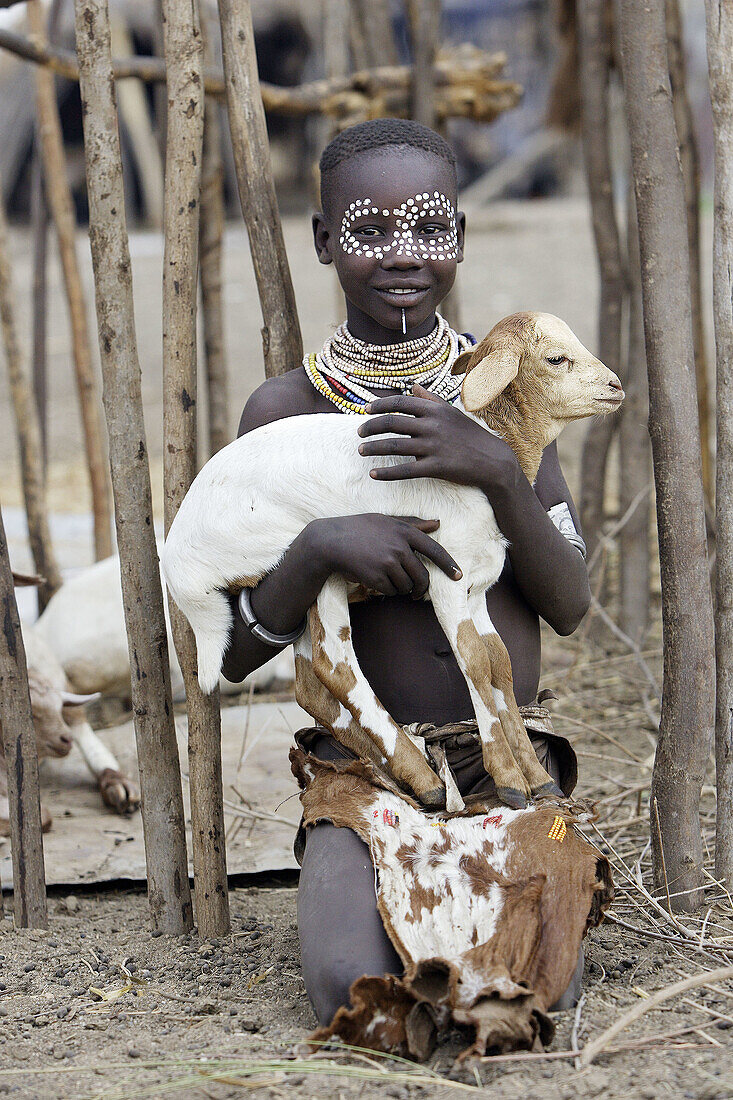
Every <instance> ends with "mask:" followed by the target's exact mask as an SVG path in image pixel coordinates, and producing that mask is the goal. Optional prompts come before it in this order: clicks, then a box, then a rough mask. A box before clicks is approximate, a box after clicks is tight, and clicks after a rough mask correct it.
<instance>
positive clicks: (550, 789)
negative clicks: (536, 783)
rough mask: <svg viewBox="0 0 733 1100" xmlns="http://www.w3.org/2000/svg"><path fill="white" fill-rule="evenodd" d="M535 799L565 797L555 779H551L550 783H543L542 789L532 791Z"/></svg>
mask: <svg viewBox="0 0 733 1100" xmlns="http://www.w3.org/2000/svg"><path fill="white" fill-rule="evenodd" d="M532 797H533V798H564V797H565V795H564V794H563V792H562V791H561V790H560V788H559V787H558V785H557V783H556V782H555V780H554V779H551V780H550V782H549V783H543V784H542V786H541V787H537V789H536V790H533V791H532Z"/></svg>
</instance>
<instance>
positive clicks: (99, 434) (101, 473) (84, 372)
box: [26, 0, 113, 560]
mask: <svg viewBox="0 0 733 1100" xmlns="http://www.w3.org/2000/svg"><path fill="white" fill-rule="evenodd" d="M26 8H27V11H28V23H29V26H30V29H31V32H32V34H34V35H35V36H36V37H37V38H38V39H39V40H40V41H41V42H43V41H44V40H45V34H46V28H45V20H44V15H43V7H42V5H41V0H28V3H27V5H26ZM35 75H36V107H37V110H38V124H39V131H40V135H41V154H42V156H43V165H44V181H45V184H46V197H47V199H48V205H49V209H50V211H51V217H52V219H53V222H54V226H55V228H56V236H57V239H58V246H59V258H60V260H61V269H62V271H63V276H64V286H65V288H66V298H67V302H68V307H69V320H70V323H71V340H72V345H73V349H74V368H75V372H76V386H77V391H78V395H79V408H80V411H81V419H82V426H83V429H84V447H85V451H86V459H87V468H88V471H89V483H90V486H91V493H92V512H93V515H94V553H95V557H96V558H97V560H99V559H100V558H108V557H109V556H110V555H111V554H112V552H113V546H112V497H111V493H110V487H109V480H108V474H107V449H106V445H105V439H104V428H103V424H102V413H101V407H100V401H99V390H98V386H97V379H96V375H95V373H94V365H93V363H92V347H91V340H90V337H89V326H88V322H87V312H86V298H85V294H84V286H83V283H82V280H81V272H80V270H79V260H78V257H77V254H76V219H75V216H74V204H73V201H72V198H71V189H70V187H69V182H68V177H67V174H66V158H65V156H64V144H63V137H62V134H61V120H60V119H59V113H58V106H57V103H56V89H55V87H54V79H53V73H51V72H50V70H49V69H46V68H44V67H43V66H40V65H39V66H37V67H36V70H35Z"/></svg>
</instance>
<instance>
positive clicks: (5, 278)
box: [0, 189, 61, 606]
mask: <svg viewBox="0 0 733 1100" xmlns="http://www.w3.org/2000/svg"><path fill="white" fill-rule="evenodd" d="M1 194H2V190H1V189H0V195H1ZM12 266H13V265H12V262H11V259H10V243H9V240H8V225H7V222H6V220H5V208H4V206H3V203H2V201H0V325H1V326H2V337H3V345H4V349H5V359H6V362H7V367H8V379H9V382H10V399H11V401H12V403H13V412H14V414H15V426H16V430H17V433H18V449H19V452H20V475H21V481H22V484H23V498H24V500H25V510H26V515H27V518H28V539H29V541H30V546H31V554H32V556H33V564H34V566H35V569H36V572H37V573H40V574H41V576H43V577H45V584H44V585H43V599H44V600H45V602H46V603H47V602H48V600H50V598H51V596H52V595H53V594H54V592H55V591H56V590H57V589H59V588H60V587H61V573H60V571H59V567H58V564H57V563H56V556H55V554H54V552H53V545H52V543H51V532H50V530H49V526H48V505H47V503H46V481H45V477H44V473H43V458H42V455H43V446H42V443H41V428H40V424H39V422H38V410H37V408H36V402H35V397H34V395H33V388H32V385H31V380H30V377H29V375H28V370H27V367H26V365H25V364H24V362H23V356H22V353H21V350H20V343H19V341H18V327H17V323H16V315H15V297H14V294H13V280H12ZM44 606H45V604H44Z"/></svg>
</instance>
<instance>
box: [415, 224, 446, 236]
mask: <svg viewBox="0 0 733 1100" xmlns="http://www.w3.org/2000/svg"><path fill="white" fill-rule="evenodd" d="M420 232H421V233H422V234H424V235H425V236H426V237H436V236H438V235H439V234H440V233H447V232H448V227H447V226H446V225H436V224H435V223H433V222H431V223H430V224H429V225H423V226H421V227H420Z"/></svg>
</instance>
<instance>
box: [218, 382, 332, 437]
mask: <svg viewBox="0 0 733 1100" xmlns="http://www.w3.org/2000/svg"><path fill="white" fill-rule="evenodd" d="M315 398H317V394H316V392H315V390H314V389H313V386H312V385H311V384H310V382H309V380H308V376H307V374H306V373H305V371H304V370H303V368H302V367H297V368H296V369H295V370H291V371H288V372H287V373H286V374H281V375H277V376H276V377H274V378H267V379H265V381H264V382H263V383H262V385H261V386H258V387H257V389H256V390H255V391H254V393H252V395H251V396H250V397H249V398H248V400H247V404H246V405H245V406H244V412H243V413H242V417H241V420H240V421H239V430H238V431H237V436H240V435H245V434H246V433H247V432H251V431H254V429H255V428H261V427H262V426H263V425H264V424H271V423H272V422H273V421H274V420H283V419H284V418H285V417H288V416H303V415H305V414H308V413H315V412H322V411H323V410H322V409H321V408H320V407H319V405H318V403H317V401H316V400H314V399H315Z"/></svg>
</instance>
